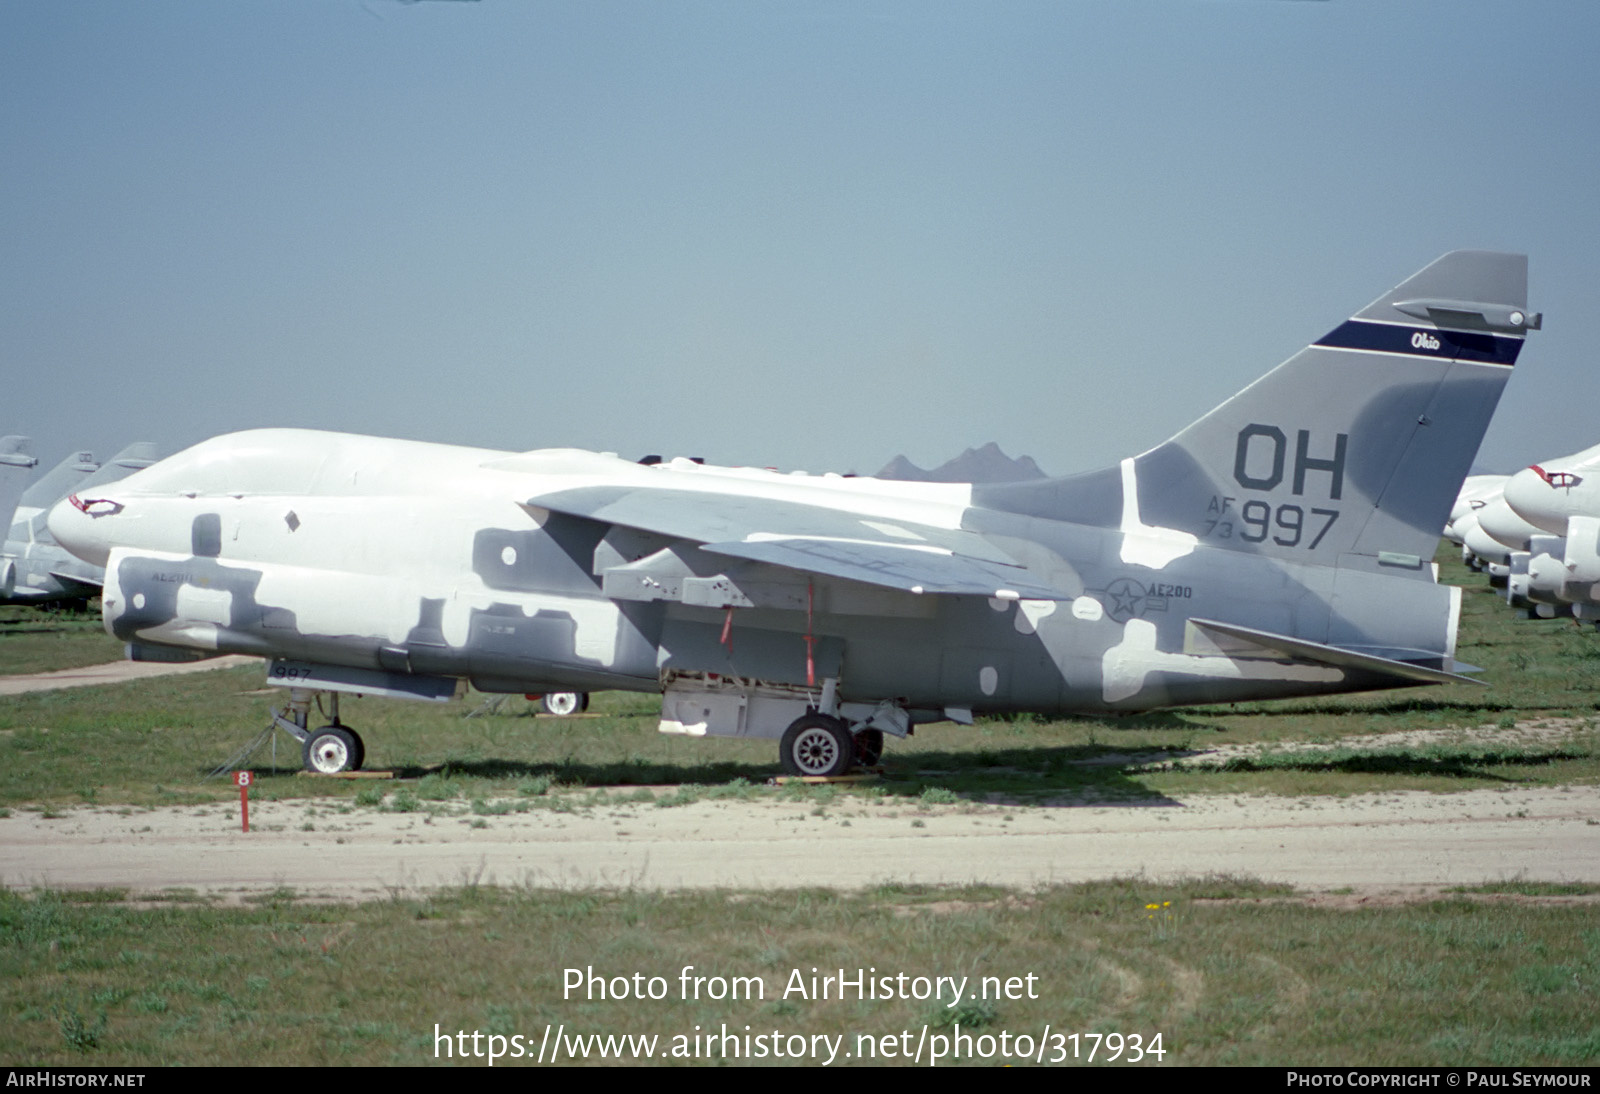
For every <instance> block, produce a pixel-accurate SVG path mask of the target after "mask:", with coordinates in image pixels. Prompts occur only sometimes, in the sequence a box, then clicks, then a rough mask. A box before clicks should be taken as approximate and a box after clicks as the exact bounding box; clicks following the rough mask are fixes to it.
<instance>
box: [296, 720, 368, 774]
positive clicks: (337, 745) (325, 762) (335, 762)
mask: <svg viewBox="0 0 1600 1094" xmlns="http://www.w3.org/2000/svg"><path fill="white" fill-rule="evenodd" d="M302 758H303V759H304V760H305V767H306V770H307V771H313V772H315V773H317V774H318V775H337V774H339V773H340V772H343V771H359V770H361V765H362V764H363V763H364V762H365V761H366V758H367V750H366V747H365V746H364V745H363V744H362V743H361V738H360V736H358V735H357V734H356V733H355V731H353V730H350V729H346V728H345V727H344V726H323V727H322V728H321V729H319V730H316V731H314V732H312V733H310V734H308V735H307V736H306V743H305V748H304V751H303V757H302Z"/></svg>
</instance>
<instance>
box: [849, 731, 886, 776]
mask: <svg viewBox="0 0 1600 1094" xmlns="http://www.w3.org/2000/svg"><path fill="white" fill-rule="evenodd" d="M854 737H855V746H856V763H858V764H860V765H861V766H862V767H877V766H878V761H879V760H881V759H883V730H881V729H863V730H861V731H860V732H858V733H856V734H854Z"/></svg>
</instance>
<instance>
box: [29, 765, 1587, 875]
mask: <svg viewBox="0 0 1600 1094" xmlns="http://www.w3.org/2000/svg"><path fill="white" fill-rule="evenodd" d="M815 808H816V807H815V806H813V805H811V804H794V803H782V802H772V801H756V802H741V801H732V802H727V801H722V802H717V801H702V802H698V803H696V804H693V805H688V806H681V807H675V808H658V807H656V806H653V805H618V806H605V807H596V808H590V809H585V810H581V811H579V812H577V813H559V812H554V811H551V810H546V809H540V810H537V811H534V812H529V813H524V814H512V815H506V816H492V817H485V818H481V823H483V824H484V825H486V827H481V828H474V827H472V825H473V823H474V821H475V820H478V818H474V817H472V816H471V815H460V816H436V817H429V816H428V815H426V814H422V813H383V812H379V811H377V810H376V809H372V808H352V809H351V811H350V812H348V813H345V814H340V813H338V812H337V811H336V807H334V806H330V805H328V804H318V803H315V802H304V801H300V802H286V803H257V804H255V805H253V806H252V809H251V823H252V827H253V831H252V832H251V833H250V834H249V835H244V834H242V833H241V832H240V831H239V818H238V807H237V805H236V804H235V805H233V806H231V807H223V806H204V807H188V808H172V809H156V810H133V811H129V810H112V809H91V808H83V809H76V810H72V811H70V812H68V813H66V814H65V815H62V816H60V817H57V818H53V819H46V818H43V817H41V816H40V815H39V814H37V813H18V814H14V815H12V816H11V817H8V818H5V819H0V881H3V882H4V884H6V885H7V886H11V887H28V886H33V885H54V886H65V887H80V886H121V887H128V888H131V889H133V890H135V891H151V890H159V889H163V888H167V887H174V886H176V887H186V888H194V889H197V890H202V891H207V892H217V893H223V894H233V895H239V894H245V893H250V892H259V891H262V890H271V889H274V888H277V887H279V886H287V887H290V888H292V889H294V890H295V891H296V892H297V893H299V894H302V895H313V894H314V895H318V896H323V897H331V898H336V899H354V898H361V897H367V896H381V895H385V894H389V893H394V892H400V891H412V890H417V889H425V888H430V887H436V886H452V885H462V884H470V883H477V882H481V883H484V884H499V885H529V886H536V887H555V886H558V887H566V888H574V887H589V886H598V887H629V886H636V887H640V888H646V889H656V888H672V887H679V886H695V887H740V888H744V887H754V888H776V887H790V886H813V885H816V886H842V887H850V888H855V887H861V886H867V885H872V884H875V883H878V882H885V881H899V882H925V883H932V882H955V883H960V882H989V883H994V884H1003V885H1033V884H1038V883H1047V882H1069V881H1084V880H1090V879H1095V878H1107V877H1114V876H1119V875H1130V874H1145V875H1147V876H1150V877H1154V878H1165V877H1176V876H1192V875H1198V874H1206V873H1229V874H1242V875H1250V876H1254V877H1259V878H1263V879H1266V880H1272V881H1284V882H1289V883H1291V884H1294V885H1296V886H1299V887H1303V888H1309V889H1334V888H1340V887H1345V886H1350V887H1355V888H1357V889H1362V890H1369V889H1383V888H1392V887H1403V886H1412V885H1451V884H1473V883H1478V882H1485V881H1500V880H1507V879H1512V878H1525V879H1528V880H1537V881H1589V882H1600V828H1597V825H1600V787H1569V788H1556V789H1517V790H1508V791H1501V790H1477V791H1469V792H1465V793H1457V794H1426V793H1420V792H1407V793H1393V794H1383V795H1366V796H1360V797H1351V798H1254V797H1235V796H1226V797H1209V796H1197V797H1195V798H1192V799H1189V800H1186V801H1181V802H1173V803H1171V804H1167V805H1156V806H1151V805H1143V806H1128V807H1093V806H1081V807H1065V808H1038V807H1033V808H1015V807H1000V806H970V805H954V806H935V807H931V808H923V807H918V806H916V805H914V804H908V803H905V802H889V803H886V804H876V803H861V804H856V803H848V804H845V805H842V806H840V807H838V808H835V807H833V806H830V807H828V808H827V810H826V811H825V812H824V813H823V814H822V815H820V816H819V815H816V813H815V812H814V810H815Z"/></svg>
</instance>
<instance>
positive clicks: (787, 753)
mask: <svg viewBox="0 0 1600 1094" xmlns="http://www.w3.org/2000/svg"><path fill="white" fill-rule="evenodd" d="M778 759H779V761H780V762H781V763H782V764H783V769H784V770H785V771H787V772H788V773H789V774H791V775H802V776H820V777H824V778H831V777H832V776H835V775H843V774H844V773H845V772H846V771H849V770H850V768H851V767H853V766H857V765H859V766H861V767H876V766H877V765H878V761H879V760H881V759H883V731H882V730H878V729H859V730H857V731H855V732H854V733H852V732H850V727H849V726H847V725H846V724H845V722H844V721H843V720H842V719H840V718H833V717H830V716H829V715H826V714H818V713H816V712H812V713H810V714H806V715H804V716H802V717H800V718H796V719H795V720H794V721H793V722H791V723H790V724H789V728H788V729H786V730H784V731H783V738H782V739H781V740H780V741H779V742H778Z"/></svg>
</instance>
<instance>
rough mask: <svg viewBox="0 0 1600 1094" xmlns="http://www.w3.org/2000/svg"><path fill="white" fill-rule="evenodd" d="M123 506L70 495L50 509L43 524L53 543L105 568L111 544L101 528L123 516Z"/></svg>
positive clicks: (104, 500)
mask: <svg viewBox="0 0 1600 1094" xmlns="http://www.w3.org/2000/svg"><path fill="white" fill-rule="evenodd" d="M122 509H123V507H122V503H121V502H117V501H112V500H111V499H109V498H88V499H85V498H81V497H79V496H78V495H77V494H69V495H67V496H66V497H64V498H62V499H61V500H60V501H58V502H56V504H55V505H54V506H52V507H51V509H50V512H49V515H48V516H46V518H45V521H46V523H47V524H48V525H49V528H50V534H51V535H53V536H55V537H56V542H57V543H59V544H61V546H63V547H65V548H66V549H67V550H69V551H71V552H72V553H73V554H75V555H77V556H78V557H79V558H81V559H83V560H84V561H85V562H88V563H92V564H93V565H95V566H101V567H103V566H105V564H106V559H107V558H108V557H110V554H111V543H110V540H109V537H108V535H107V530H106V528H105V526H104V524H103V522H104V521H106V520H107V519H109V518H112V517H115V516H117V515H118V514H120V513H121V512H122Z"/></svg>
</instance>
